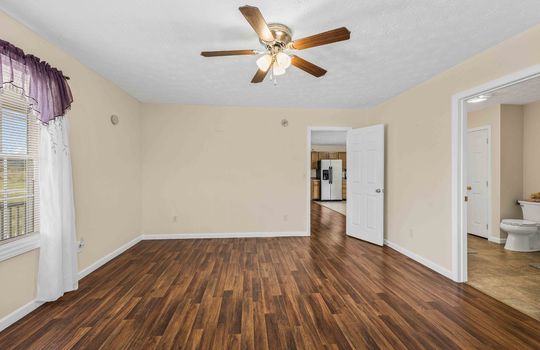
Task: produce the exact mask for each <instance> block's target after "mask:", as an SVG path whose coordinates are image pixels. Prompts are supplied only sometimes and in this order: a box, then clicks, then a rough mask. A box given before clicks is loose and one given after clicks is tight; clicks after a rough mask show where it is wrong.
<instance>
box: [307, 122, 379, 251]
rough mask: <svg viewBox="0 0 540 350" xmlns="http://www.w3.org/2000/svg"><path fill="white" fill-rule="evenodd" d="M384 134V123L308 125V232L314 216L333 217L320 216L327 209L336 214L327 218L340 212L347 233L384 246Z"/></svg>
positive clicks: (321, 217)
mask: <svg viewBox="0 0 540 350" xmlns="http://www.w3.org/2000/svg"><path fill="white" fill-rule="evenodd" d="M384 137H385V126H384V125H383V124H378V125H372V126H368V127H364V128H358V129H352V128H343V127H338V128H329V127H322V128H308V143H307V150H308V177H307V180H308V182H307V185H308V205H307V207H308V230H309V232H311V220H312V219H313V218H314V217H315V215H313V214H317V215H316V216H317V217H318V219H320V220H323V221H324V220H328V219H329V218H324V217H323V215H320V214H321V209H320V208H324V210H322V211H326V213H329V212H328V211H330V212H334V213H336V214H333V215H331V214H328V215H326V216H328V217H330V216H332V217H333V218H336V216H335V215H338V216H337V218H338V219H339V220H342V221H343V224H344V226H345V227H344V229H345V230H344V231H345V233H346V234H347V235H348V236H351V237H354V238H358V239H361V240H364V241H367V242H369V243H372V244H376V245H380V246H382V245H383V244H384V193H385V190H384V178H385V170H384V163H385V162H384V154H385V152H384V145H385V141H384ZM343 142H345V145H343ZM328 147H336V148H333V149H331V150H330V149H329V148H328ZM338 147H339V148H338ZM343 147H344V148H343ZM330 151H337V152H330ZM331 153H334V154H331ZM325 158H328V159H325ZM340 158H341V159H340ZM325 186H326V188H325ZM336 204H337V205H339V207H337V206H336ZM344 209H345V211H344ZM322 226H324V225H322Z"/></svg>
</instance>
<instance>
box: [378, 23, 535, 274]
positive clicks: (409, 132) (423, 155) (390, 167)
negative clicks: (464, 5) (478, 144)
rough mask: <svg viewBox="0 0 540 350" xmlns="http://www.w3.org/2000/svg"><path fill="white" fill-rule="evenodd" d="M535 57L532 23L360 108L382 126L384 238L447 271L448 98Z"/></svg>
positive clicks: (449, 248) (449, 234)
mask: <svg viewBox="0 0 540 350" xmlns="http://www.w3.org/2000/svg"><path fill="white" fill-rule="evenodd" d="M539 63H540V26H537V27H534V28H532V29H531V30H529V31H527V32H525V33H522V34H520V35H518V36H515V37H514V38H512V39H509V40H507V41H505V42H503V43H501V44H499V45H497V46H495V47H493V48H491V49H489V50H487V51H484V52H482V53H480V54H478V55H476V56H474V57H472V58H470V59H468V60H466V61H465V62H463V63H461V64H459V65H457V66H455V67H453V68H451V69H449V70H447V71H446V72H444V73H442V74H440V75H438V76H436V77H434V78H433V79H430V80H428V81H426V82H424V83H422V84H420V85H418V86H416V87H415V88H413V89H410V90H408V91H406V92H404V93H402V94H401V95H399V96H397V97H395V98H392V99H390V100H389V101H387V102H385V103H383V104H381V105H379V106H377V107H375V108H374V109H371V110H369V111H368V115H369V116H370V117H369V121H370V122H373V123H380V122H382V123H385V124H386V125H387V138H388V140H387V160H386V164H387V167H386V201H387V210H386V222H387V228H386V231H387V237H388V239H390V240H392V241H393V242H394V243H396V244H398V245H400V246H402V247H404V248H406V249H408V250H409V251H411V252H413V253H416V254H418V255H420V256H422V257H424V258H425V259H429V260H431V261H433V262H435V263H436V264H439V265H440V266H442V267H445V268H447V269H451V266H452V232H451V227H452V221H451V218H452V210H451V203H452V183H451V181H452V172H451V164H452V158H451V98H452V96H453V95H454V94H456V93H459V92H461V91H464V90H467V89H470V88H472V87H475V86H478V85H480V84H484V83H486V82H488V81H491V80H494V79H497V78H499V77H501V76H504V75H507V74H511V73H514V72H517V71H519V70H522V69H524V68H527V67H530V66H533V65H536V64H539Z"/></svg>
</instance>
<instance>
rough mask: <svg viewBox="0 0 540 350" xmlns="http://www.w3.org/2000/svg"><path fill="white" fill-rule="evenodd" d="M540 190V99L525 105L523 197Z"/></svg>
mask: <svg viewBox="0 0 540 350" xmlns="http://www.w3.org/2000/svg"><path fill="white" fill-rule="evenodd" d="M535 192H540V101H538V102H535V103H530V104H528V105H525V106H524V107H523V198H528V197H529V195H530V194H531V193H535Z"/></svg>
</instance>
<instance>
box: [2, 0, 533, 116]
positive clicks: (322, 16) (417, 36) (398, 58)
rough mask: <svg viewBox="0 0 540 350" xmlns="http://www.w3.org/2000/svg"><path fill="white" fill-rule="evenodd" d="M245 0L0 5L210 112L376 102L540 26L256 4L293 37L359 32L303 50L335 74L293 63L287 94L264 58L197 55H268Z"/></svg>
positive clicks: (477, 15)
mask: <svg viewBox="0 0 540 350" xmlns="http://www.w3.org/2000/svg"><path fill="white" fill-rule="evenodd" d="M245 3H246V0H242V1H223V0H197V1H179V0H174V1H173V0H157V1H156V0H154V1H151V0H138V1H133V0H131V1H128V0H114V1H112V0H92V1H73V0H0V9H2V10H4V11H5V12H7V13H8V14H10V15H11V16H13V17H15V18H16V19H18V20H19V21H21V22H23V23H25V24H26V25H28V26H29V27H30V28H32V29H33V30H34V31H36V32H37V33H40V34H41V35H43V36H45V37H46V38H48V39H49V40H50V41H52V42H53V43H55V44H57V45H58V46H60V47H62V48H64V49H65V50H66V51H67V52H69V53H71V54H72V55H74V56H75V57H77V58H78V59H79V60H80V61H81V62H83V63H84V64H86V65H88V66H90V67H91V68H93V69H94V70H96V71H97V72H99V73H101V74H102V75H104V76H105V77H107V78H109V79H110V80H112V81H113V82H115V83H116V84H118V85H119V86H120V87H122V88H123V89H125V90H126V91H127V92H128V93H130V94H131V95H132V96H134V97H136V98H137V99H139V100H140V101H142V102H156V103H185V104H211V105H250V106H253V105H257V106H293V107H341V108H353V107H366V106H371V105H374V104H377V103H380V102H382V101H384V100H386V99H388V98H390V97H392V96H395V95H397V94H398V93H400V92H402V91H404V90H406V89H408V88H410V87H412V86H414V85H416V84H418V83H420V82H422V81H424V80H427V79H429V78H430V77H432V76H434V75H435V74H437V73H439V72H442V71H444V70H445V69H447V68H449V67H451V66H453V65H455V64H457V63H459V62H461V61H463V60H464V59H466V58H468V57H470V56H472V55H474V54H475V53H478V52H480V51H482V50H484V49H486V48H489V47H491V46H493V45H495V44H496V43H498V42H501V41H503V40H504V39H506V38H509V37H511V36H513V35H515V34H517V33H520V32H523V31H525V30H526V29H528V28H530V27H531V26H533V25H535V24H537V23H540V1H538V0H519V1H516V0H452V1H449V0H378V1H360V0H348V1H335V0H309V1H308V0H271V1H270V0H259V1H253V2H251V3H250V5H253V6H258V7H259V8H260V9H261V11H262V13H263V15H264V16H265V18H266V20H267V22H281V23H284V24H287V25H289V26H290V27H291V28H292V29H293V31H294V37H295V38H299V37H303V36H307V35H312V34H315V33H318V32H321V31H325V30H329V29H333V28H336V27H340V26H346V27H348V28H349V30H351V32H352V37H351V40H349V41H346V42H340V43H336V44H333V45H329V46H323V47H318V48H312V49H308V50H305V51H302V52H300V55H301V56H302V57H303V58H305V59H307V60H310V61H312V62H314V63H315V64H318V65H320V66H321V67H323V68H325V69H327V70H328V74H327V75H326V76H324V77H323V78H319V79H317V78H314V77H312V76H310V75H308V74H306V73H304V72H302V71H299V70H298V69H295V68H294V67H292V68H291V69H290V70H289V72H288V73H287V75H285V76H284V77H282V78H281V79H279V84H278V86H273V84H272V83H271V82H270V81H265V82H264V83H262V84H259V85H253V84H250V83H249V81H250V80H251V78H252V76H253V74H254V73H255V71H256V66H255V59H256V57H253V56H251V57H250V56H240V57H223V58H203V57H201V56H200V55H199V53H200V51H202V50H219V49H258V48H259V44H258V40H257V37H256V35H255V34H254V32H253V30H252V29H251V27H250V26H249V25H248V24H247V22H246V21H245V19H244V18H243V17H242V15H241V14H240V12H239V11H238V7H239V6H241V5H245ZM0 36H1V33H0ZM14 44H17V43H14ZM60 68H61V67H60Z"/></svg>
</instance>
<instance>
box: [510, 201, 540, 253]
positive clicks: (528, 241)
mask: <svg viewBox="0 0 540 350" xmlns="http://www.w3.org/2000/svg"><path fill="white" fill-rule="evenodd" d="M519 205H520V206H521V210H522V212H523V220H518V219H505V220H503V221H502V222H501V230H503V231H505V232H506V233H508V237H507V238H506V244H505V245H504V249H508V250H512V251H514V252H536V251H540V203H537V202H528V201H519Z"/></svg>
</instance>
